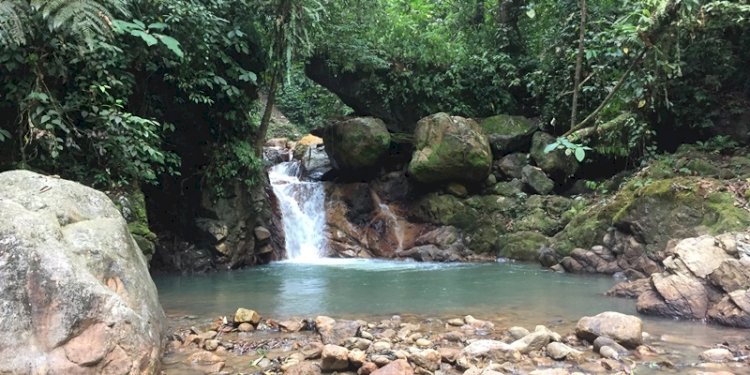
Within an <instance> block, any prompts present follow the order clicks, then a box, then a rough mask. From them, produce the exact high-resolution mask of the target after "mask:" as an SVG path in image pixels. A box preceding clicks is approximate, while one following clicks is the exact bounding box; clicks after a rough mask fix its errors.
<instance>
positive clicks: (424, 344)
mask: <svg viewBox="0 0 750 375" xmlns="http://www.w3.org/2000/svg"><path fill="white" fill-rule="evenodd" d="M416 344H417V346H419V347H422V348H426V347H430V346H432V341H430V340H427V339H418V340H417V341H416Z"/></svg>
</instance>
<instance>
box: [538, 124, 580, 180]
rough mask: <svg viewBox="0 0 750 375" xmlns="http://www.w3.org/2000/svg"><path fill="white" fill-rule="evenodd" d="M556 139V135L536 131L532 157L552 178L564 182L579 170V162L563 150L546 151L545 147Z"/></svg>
mask: <svg viewBox="0 0 750 375" xmlns="http://www.w3.org/2000/svg"><path fill="white" fill-rule="evenodd" d="M555 141H556V139H555V137H553V136H551V135H549V134H547V133H542V132H536V133H534V136H533V137H532V140H531V151H530V154H531V159H532V160H534V162H535V163H536V165H537V166H538V167H539V168H541V169H542V170H543V171H544V172H545V173H546V174H547V175H548V176H549V177H550V178H552V179H553V180H555V181H557V182H564V181H565V180H567V179H568V177H570V176H572V175H574V174H575V173H576V171H577V170H578V167H579V163H578V161H577V160H576V159H575V158H574V157H573V156H572V155H571V156H567V155H565V152H564V151H563V150H555V151H552V152H548V153H545V152H544V149H545V148H546V147H547V145H550V144H552V143H554V142H555Z"/></svg>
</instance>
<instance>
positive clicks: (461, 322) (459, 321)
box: [447, 318, 466, 327]
mask: <svg viewBox="0 0 750 375" xmlns="http://www.w3.org/2000/svg"><path fill="white" fill-rule="evenodd" d="M447 323H448V325H451V326H454V327H461V326H462V325H464V324H465V323H466V322H464V320H463V319H461V318H453V319H449V320H448V322H447Z"/></svg>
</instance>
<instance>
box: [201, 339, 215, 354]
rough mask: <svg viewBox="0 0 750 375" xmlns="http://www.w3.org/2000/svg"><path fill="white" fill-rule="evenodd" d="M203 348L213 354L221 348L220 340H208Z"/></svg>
mask: <svg viewBox="0 0 750 375" xmlns="http://www.w3.org/2000/svg"><path fill="white" fill-rule="evenodd" d="M203 347H204V348H205V349H206V350H208V351H209V352H212V351H214V350H216V349H218V348H219V340H206V342H204V343H203Z"/></svg>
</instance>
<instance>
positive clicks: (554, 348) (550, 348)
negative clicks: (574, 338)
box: [546, 342, 580, 361]
mask: <svg viewBox="0 0 750 375" xmlns="http://www.w3.org/2000/svg"><path fill="white" fill-rule="evenodd" d="M546 349H547V356H549V357H550V358H552V359H554V360H557V361H562V360H564V359H565V358H567V357H568V356H569V355H580V352H579V351H578V350H575V349H573V348H571V347H570V346H567V345H565V344H563V343H561V342H551V343H549V344H547V348H546Z"/></svg>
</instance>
